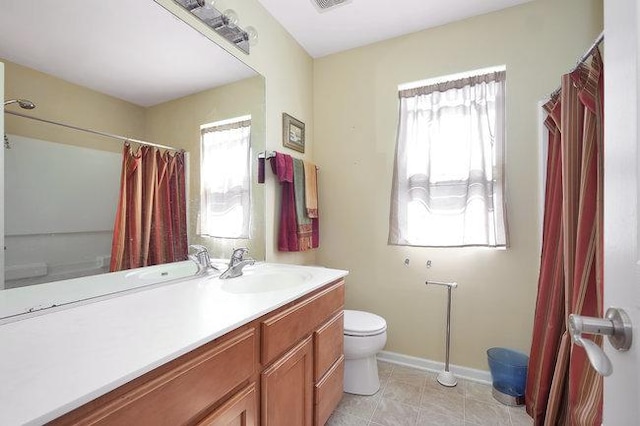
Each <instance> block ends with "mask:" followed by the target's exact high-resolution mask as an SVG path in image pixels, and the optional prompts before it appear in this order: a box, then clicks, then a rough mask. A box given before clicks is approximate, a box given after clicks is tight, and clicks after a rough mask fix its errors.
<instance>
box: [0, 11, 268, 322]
mask: <svg viewBox="0 0 640 426" xmlns="http://www.w3.org/2000/svg"><path fill="white" fill-rule="evenodd" d="M88 3H90V4H88ZM80 23H82V24H80ZM87 25H90V26H91V27H92V28H94V31H92V32H91V40H90V42H89V41H87V40H86V37H87V34H86V31H83V28H85V27H86V26H87ZM25 26H28V27H29V28H30V29H31V30H30V31H32V34H31V35H30V37H28V38H25V37H23V36H21V35H20V31H19V28H21V27H25ZM114 28H118V31H117V33H116V32H114V31H113V29H114ZM62 29H64V30H62ZM0 37H1V39H2V40H3V43H2V44H1V45H0V62H2V63H3V64H4V68H5V81H4V86H5V98H6V99H29V100H30V101H32V102H33V103H34V104H35V105H36V108H35V109H33V110H30V111H23V110H22V109H21V108H19V106H18V105H14V104H11V105H8V106H7V110H10V111H15V112H22V113H27V114H28V115H31V116H35V117H39V118H43V119H48V120H53V121H56V122H62V123H69V124H72V125H75V126H78V127H82V128H88V129H94V130H99V131H102V132H108V133H112V134H116V135H124V136H126V137H129V138H135V139H141V140H147V141H152V142H155V143H159V144H162V145H168V146H173V147H176V148H180V149H183V150H185V151H186V153H187V158H188V182H187V190H188V194H187V197H186V198H187V200H186V201H187V211H188V224H189V228H188V240H189V243H197V244H202V245H205V246H207V247H208V248H209V251H210V253H211V255H212V256H213V257H218V258H222V257H227V256H228V254H229V253H230V252H231V248H232V247H234V246H235V247H238V246H247V247H249V248H250V250H251V253H252V257H254V258H256V259H258V260H264V256H265V242H264V241H265V239H264V229H263V228H264V206H263V203H264V189H263V187H262V186H260V185H258V184H257V183H256V182H255V180H254V182H252V187H251V224H252V228H251V230H250V238H249V239H242V240H232V239H218V238H210V237H204V236H201V235H198V233H197V223H198V217H199V210H200V128H201V126H203V125H206V124H208V123H213V122H217V121H221V120H228V119H233V118H235V117H240V116H251V158H252V159H253V158H255V157H256V155H257V153H258V152H260V151H263V150H264V146H265V118H264V113H265V99H264V96H265V82H264V78H263V77H262V76H260V75H259V74H257V73H256V72H255V71H254V70H252V69H250V68H249V67H247V66H246V65H245V64H243V63H242V62H241V61H240V60H238V59H237V58H235V57H233V56H232V55H230V54H229V53H228V52H226V51H225V50H224V49H222V48H221V47H219V46H217V45H216V44H215V43H213V42H212V41H211V40H209V39H207V38H206V37H204V36H203V35H202V34H200V33H199V32H198V31H196V30H194V29H193V28H191V27H190V26H188V25H187V24H186V23H184V22H181V21H179V20H178V19H176V18H175V16H173V15H172V14H171V13H169V12H168V11H167V10H165V9H164V8H163V7H162V6H161V5H159V4H157V3H155V2H153V1H149V0H113V1H110V2H102V1H99V0H88V1H85V0H69V1H65V2H63V3H60V2H59V1H54V0H42V1H40V2H38V7H37V8H34V7H31V6H28V5H27V4H25V2H22V1H20V0H8V1H5V2H2V4H0ZM33 39H46V40H48V42H47V48H46V49H45V51H46V52H45V51H43V50H42V49H39V48H38V45H39V44H38V43H33V42H32V41H29V40H33ZM45 53H46V57H45V56H43V55H44V54H45ZM52 58H56V59H55V60H54V59H52ZM78 64H82V65H83V66H82V67H79V66H78ZM4 124H5V127H4V129H3V130H4V133H6V134H7V137H8V139H9V146H8V147H5V153H7V155H5V162H3V164H2V167H3V170H2V172H3V173H5V182H6V185H9V188H8V189H9V190H8V191H6V196H5V200H4V205H5V207H7V208H8V207H10V208H8V209H7V225H6V228H4V229H3V231H4V232H3V234H4V235H5V245H6V249H5V270H4V271H3V272H4V274H0V275H2V276H0V289H3V288H12V287H22V288H21V289H18V288H15V289H10V290H5V291H3V292H2V293H5V292H12V291H17V290H23V292H25V291H26V290H25V287H24V286H28V287H33V288H31V289H29V290H28V291H26V292H28V293H30V294H37V293H38V291H40V290H39V289H38V288H39V287H42V292H43V294H52V293H51V292H52V291H60V292H65V298H66V297H70V298H73V297H74V296H73V295H72V294H73V290H69V291H67V290H68V289H67V290H65V289H62V288H61V286H60V285H56V286H48V287H51V288H48V289H47V290H45V287H47V284H43V285H38V286H36V285H33V284H37V283H51V282H52V281H55V280H68V279H70V278H76V277H82V276H85V275H90V274H103V273H105V272H108V266H109V260H110V254H111V235H112V232H113V223H114V219H115V211H116V204H117V193H118V191H119V185H120V182H119V179H120V163H121V161H122V160H121V159H122V154H121V152H122V143H123V142H124V141H121V140H117V139H110V138H105V137H102V136H96V135H91V134H87V133H85V132H79V131H75V130H70V129H66V128H63V127H60V126H56V125H52V124H46V123H41V122H37V121H35V120H31V119H27V118H23V117H18V116H14V115H10V114H5V123H4ZM24 141H27V142H24ZM22 142H24V143H22ZM25 148H29V149H28V150H27V151H26V152H25ZM52 151H59V152H61V154H60V155H58V156H57V157H55V158H56V160H55V161H53V162H51V164H53V163H55V164H56V167H57V168H56V170H55V171H54V170H52V169H51V168H50V169H49V170H48V171H49V172H51V173H53V174H51V173H50V174H49V176H56V179H55V180H54V179H52V178H50V177H49V178H47V177H45V176H46V175H45V174H42V173H44V172H45V171H46V170H45V168H43V167H42V165H43V164H45V165H46V162H47V161H50V160H51V159H52V157H51V155H49V154H50V153H51V152H52ZM37 154H39V155H41V158H39V159H38V157H37ZM18 155H22V156H23V157H22V158H20V159H17V158H16V156H18ZM25 158H29V159H31V161H32V163H29V164H27V163H21V162H24V161H25V160H24V159H25ZM61 158H65V159H66V160H69V161H68V162H66V163H63V162H62V160H61ZM90 158H94V159H95V160H94V164H101V165H107V164H108V167H106V166H105V167H102V168H106V169H108V173H107V175H108V176H110V177H105V176H106V175H94V176H92V177H88V176H87V175H81V174H78V175H76V174H75V173H76V172H79V170H80V169H83V168H84V169H89V170H90V171H94V172H95V171H96V170H97V169H99V168H100V167H94V166H92V165H91V163H90V160H89V159H90ZM105 158H108V159H109V160H108V161H103V160H104V159H105ZM96 161H97V163H96ZM9 162H11V163H9ZM74 164H75V165H76V166H75V167H74ZM78 164H82V166H83V167H77V165H78ZM251 166H252V167H253V161H252V164H251ZM16 170H29V172H28V179H25V176H24V173H23V174H22V175H20V174H19V173H18V174H16V175H15V176H14V177H13V178H12V177H10V176H9V175H7V173H14V172H15V171H16ZM54 172H55V173H54ZM72 183H73V184H74V186H72V185H71V184H72ZM72 187H73V188H74V189H71V188H72ZM83 191H84V192H83ZM27 195H28V197H25V196H27ZM24 198H29V199H30V200H31V202H30V204H24V205H21V204H20V203H21V202H23V201H24ZM54 201H60V203H57V204H56V203H55V202H54ZM54 216H55V217H58V218H63V219H64V220H63V223H60V222H54V221H53V220H52V218H53V217H54ZM0 219H2V218H0ZM4 222H5V221H4V220H0V223H4ZM0 226H2V225H0ZM186 263H187V264H190V262H186ZM177 269H178V270H179V269H180V268H177ZM165 272H166V271H165ZM134 275H135V276H136V278H137V279H138V281H139V282H144V283H149V284H153V283H156V282H159V281H164V280H165V278H166V277H167V275H162V271H159V270H155V269H150V270H149V271H146V272H139V271H136V272H135V274H134ZM169 275H172V273H169ZM109 276H110V274H108V275H105V277H109ZM5 279H6V282H5ZM72 281H73V280H72ZM87 285H91V284H90V283H89V282H87ZM53 287H55V288H56V289H57V290H53ZM73 287H74V286H73V285H71V286H70V287H69V289H71V288H73ZM116 287H117V286H116ZM96 288H101V289H102V290H100V291H101V292H102V294H107V293H110V292H111V290H110V289H108V288H107V287H103V286H102V284H101V285H98V286H96ZM114 288H115V287H114ZM76 294H77V299H78V300H81V299H84V298H87V297H89V296H87V295H86V294H85V293H83V292H78V293H76ZM91 297H95V296H91ZM19 298H20V297H15V298H14V299H19ZM46 304H47V303H46V302H43V305H46ZM52 304H55V303H54V302H52ZM0 317H1V316H0Z"/></svg>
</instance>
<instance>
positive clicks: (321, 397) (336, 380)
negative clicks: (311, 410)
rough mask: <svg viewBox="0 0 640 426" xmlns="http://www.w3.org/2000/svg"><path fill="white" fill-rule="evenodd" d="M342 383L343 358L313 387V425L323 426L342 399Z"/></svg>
mask: <svg viewBox="0 0 640 426" xmlns="http://www.w3.org/2000/svg"><path fill="white" fill-rule="evenodd" d="M343 383H344V356H341V357H340V359H339V360H338V361H336V363H335V364H333V366H332V367H331V369H330V370H329V371H328V372H327V374H326V375H325V376H324V377H323V378H322V380H320V382H318V383H317V384H316V385H315V399H314V405H315V423H314V424H316V425H320V426H321V425H324V424H325V423H326V422H327V420H329V416H331V413H333V410H335V408H336V407H337V406H338V403H340V400H341V399H342V390H343V386H344V385H343Z"/></svg>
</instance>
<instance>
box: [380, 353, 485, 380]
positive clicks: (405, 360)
mask: <svg viewBox="0 0 640 426" xmlns="http://www.w3.org/2000/svg"><path fill="white" fill-rule="evenodd" d="M378 359H379V360H380V361H385V362H390V363H392V364H398V365H404V366H406V367H412V368H417V369H419V370H425V371H432V372H434V373H439V372H441V371H443V370H444V362H438V361H433V360H430V359H424V358H418V357H415V356H409V355H403V354H399V353H396V352H389V351H380V352H378ZM449 370H451V372H452V373H453V374H455V375H456V376H457V377H459V378H461V379H465V380H470V381H472V382H478V383H485V384H491V373H490V372H489V371H485V370H477V369H475V368H469V367H462V366H460V365H453V364H450V365H449Z"/></svg>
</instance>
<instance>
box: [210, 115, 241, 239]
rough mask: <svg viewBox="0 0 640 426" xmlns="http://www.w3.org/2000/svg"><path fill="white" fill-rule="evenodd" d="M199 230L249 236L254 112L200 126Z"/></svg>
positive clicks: (232, 236) (215, 234) (232, 235)
mask: <svg viewBox="0 0 640 426" xmlns="http://www.w3.org/2000/svg"><path fill="white" fill-rule="evenodd" d="M200 132H201V138H200V153H201V163H200V203H201V204H200V206H201V208H200V221H199V228H200V229H199V234H200V235H206V236H210V237H221V238H249V229H250V217H251V214H250V210H251V194H250V185H249V183H250V149H251V116H244V117H239V118H235V119H232V120H226V121H220V122H217V123H212V124H210V125H206V126H202V127H201V129H200Z"/></svg>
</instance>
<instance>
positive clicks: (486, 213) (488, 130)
mask: <svg viewBox="0 0 640 426" xmlns="http://www.w3.org/2000/svg"><path fill="white" fill-rule="evenodd" d="M505 79H506V71H505V70H504V67H503V68H501V69H500V70H499V71H496V70H492V72H489V73H486V72H485V73H482V74H480V73H476V74H475V75H470V76H465V77H464V78H458V79H456V80H452V79H449V81H441V82H437V83H434V82H431V84H427V85H422V86H421V87H414V88H400V89H401V90H399V93H398V94H399V98H400V116H399V121H398V139H397V145H396V162H395V167H394V174H393V189H392V195H391V214H390V221H389V244H396V245H411V246H426V247H463V246H488V247H506V246H507V230H506V220H505V211H504V196H503V186H504V179H503V145H504V135H505V130H504V114H505V112H504V98H505V88H504V86H505Z"/></svg>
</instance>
